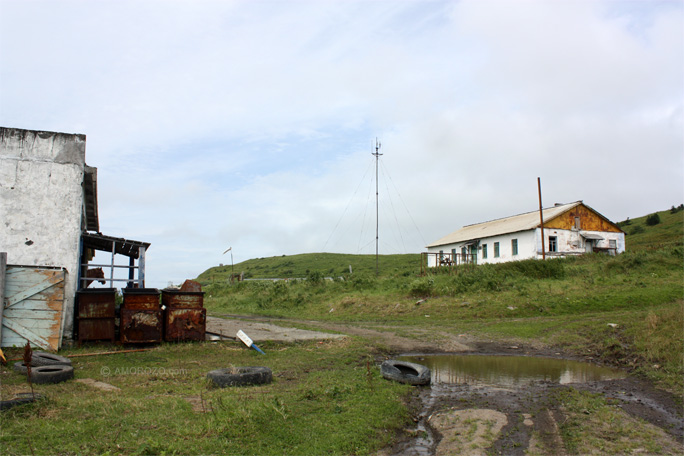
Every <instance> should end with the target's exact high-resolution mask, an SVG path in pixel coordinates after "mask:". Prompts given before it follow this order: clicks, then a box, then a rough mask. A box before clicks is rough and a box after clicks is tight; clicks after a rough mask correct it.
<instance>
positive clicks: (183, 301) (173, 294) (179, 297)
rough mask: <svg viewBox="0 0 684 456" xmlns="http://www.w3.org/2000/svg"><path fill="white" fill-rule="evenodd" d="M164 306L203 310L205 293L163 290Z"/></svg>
mask: <svg viewBox="0 0 684 456" xmlns="http://www.w3.org/2000/svg"><path fill="white" fill-rule="evenodd" d="M162 304H163V305H165V306H166V307H167V308H183V309H201V308H202V307H204V292H201V291H200V292H190V291H176V290H162Z"/></svg>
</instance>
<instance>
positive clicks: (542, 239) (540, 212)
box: [537, 177, 546, 260]
mask: <svg viewBox="0 0 684 456" xmlns="http://www.w3.org/2000/svg"><path fill="white" fill-rule="evenodd" d="M537 190H538V191H539V222H540V226H541V241H542V260H545V259H546V247H545V246H544V213H543V211H542V197H541V179H540V178H539V177H538V178H537Z"/></svg>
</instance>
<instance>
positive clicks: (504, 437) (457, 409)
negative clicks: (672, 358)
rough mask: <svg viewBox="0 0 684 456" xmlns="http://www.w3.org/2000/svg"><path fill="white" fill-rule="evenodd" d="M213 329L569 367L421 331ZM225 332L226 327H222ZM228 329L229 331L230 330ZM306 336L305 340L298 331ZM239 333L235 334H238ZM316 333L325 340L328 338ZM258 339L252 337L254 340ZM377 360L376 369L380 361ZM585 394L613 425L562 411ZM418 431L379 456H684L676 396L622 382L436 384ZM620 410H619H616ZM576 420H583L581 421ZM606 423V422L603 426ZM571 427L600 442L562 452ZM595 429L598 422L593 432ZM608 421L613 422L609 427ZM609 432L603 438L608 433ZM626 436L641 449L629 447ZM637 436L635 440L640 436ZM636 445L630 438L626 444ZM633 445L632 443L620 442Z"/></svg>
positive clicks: (518, 349) (422, 403) (281, 325)
mask: <svg viewBox="0 0 684 456" xmlns="http://www.w3.org/2000/svg"><path fill="white" fill-rule="evenodd" d="M221 317H223V318H226V319H227V321H232V322H233V323H225V322H222V321H220V319H216V320H214V321H213V323H209V322H208V328H211V327H222V328H224V330H225V331H228V329H227V328H228V327H230V328H234V327H235V328H237V327H238V326H239V327H241V328H242V329H243V330H244V331H246V332H247V331H248V329H244V328H249V331H251V332H252V333H253V334H254V335H252V334H250V337H252V338H253V339H254V340H255V341H256V340H296V339H297V338H307V339H309V338H330V337H340V336H341V335H351V336H360V337H363V338H365V339H367V340H368V341H369V344H371V345H373V346H375V347H378V348H379V349H380V350H381V352H382V353H385V354H386V355H385V356H390V355H391V356H394V355H398V354H401V353H407V352H411V353H455V352H459V353H462V352H467V353H477V354H492V355H493V354H497V355H500V354H506V355H510V354H516V355H525V356H543V357H555V358H573V359H576V358H575V357H572V356H571V355H569V354H567V353H562V352H560V351H558V350H556V349H553V348H551V347H545V346H534V345H520V344H505V343H504V344H502V343H500V342H492V341H483V340H478V339H476V338H474V337H472V336H470V335H467V334H457V335H454V334H450V333H445V332H438V331H433V330H430V331H428V330H425V329H420V328H406V327H405V326H402V327H392V326H387V325H385V326H380V325H377V324H362V323H357V324H354V325H350V324H339V323H328V322H317V321H309V320H293V319H269V318H264V317H245V316H236V315H225V316H223V315H222V316H221ZM221 325H223V326H221ZM231 325H232V326H231ZM291 326H304V327H307V328H310V329H309V330H301V329H294V328H292V327H291ZM235 331H237V329H235ZM319 331H324V332H323V333H321V332H319ZM255 336H256V337H255ZM380 358H381V356H380V355H379V359H378V361H381V359H380ZM568 390H573V391H589V392H591V393H595V394H597V395H601V396H602V397H604V398H606V399H607V400H608V401H609V402H610V403H611V404H612V406H611V407H612V408H611V412H614V413H612V414H611V415H610V417H609V419H606V418H602V417H598V416H594V415H593V414H592V412H591V411H590V410H582V411H579V412H577V411H573V410H566V409H565V408H564V407H563V405H562V402H561V401H559V399H558V398H559V397H560V396H559V394H562V393H563V392H564V391H568ZM409 408H410V410H412V411H413V416H414V421H415V423H416V425H415V427H412V428H410V429H405V430H404V431H403V432H402V433H400V434H399V435H398V436H397V438H396V442H395V444H394V445H393V446H392V447H391V448H386V449H384V450H383V451H381V452H380V453H379V454H378V456H394V455H397V456H398V455H421V456H422V455H450V454H459V455H461V454H462V455H484V454H505V455H520V456H522V455H546V454H548V455H563V454H570V453H580V454H612V453H615V452H620V453H629V454H636V453H638V454H654V453H659V454H678V455H679V454H684V421H683V417H682V408H681V402H678V401H677V399H676V398H675V396H674V395H672V394H669V393H667V392H664V391H661V390H658V389H655V388H653V387H652V386H651V385H650V384H649V383H647V382H645V381H643V380H640V379H639V378H636V377H633V376H627V377H626V378H625V379H622V380H610V381H601V382H587V383H581V384H572V385H560V384H558V383H554V382H534V383H532V384H526V385H525V386H524V387H520V388H515V387H506V388H502V387H500V386H496V385H486V384H484V385H483V384H477V385H475V384H466V383H459V384H448V383H437V384H433V385H432V386H430V387H423V388H420V387H419V388H416V389H415V390H414V393H413V395H412V397H411V399H410V403H409ZM613 408H614V410H612V409H613ZM578 415H579V416H578ZM602 419H603V421H602ZM569 420H580V421H582V420H585V421H586V422H587V423H591V426H595V427H597V428H599V427H600V428H601V429H598V430H597V432H596V434H597V435H599V436H601V437H600V438H598V439H597V441H589V440H588V441H587V442H585V445H586V446H585V447H583V448H566V446H567V445H566V444H565V441H566V440H564V438H563V436H562V434H561V431H560V428H561V427H563V426H562V425H564V424H565V423H566V422H567V421H569ZM589 420H593V421H592V422H590V421H589ZM604 421H610V422H604ZM604 428H605V429H604ZM625 430H632V431H634V432H632V434H636V435H639V436H643V437H639V438H640V439H641V440H639V439H636V440H635V439H633V438H632V439H625V437H624V435H626V434H629V432H627V433H626V431H625ZM635 430H638V432H637V431H635ZM629 435H631V434H629ZM623 440H627V441H623Z"/></svg>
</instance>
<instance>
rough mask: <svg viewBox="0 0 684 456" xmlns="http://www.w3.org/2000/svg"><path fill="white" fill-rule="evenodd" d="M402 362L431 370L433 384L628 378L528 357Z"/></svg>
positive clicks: (413, 357)
mask: <svg viewBox="0 0 684 456" xmlns="http://www.w3.org/2000/svg"><path fill="white" fill-rule="evenodd" d="M399 359H401V360H403V361H410V362H413V363H418V364H423V365H424V366H427V367H429V368H430V370H431V371H432V382H433V383H468V384H484V385H494V386H508V387H511V386H518V385H523V384H527V383H530V382H535V381H550V382H555V383H560V384H566V383H585V382H590V381H599V380H613V379H619V378H624V376H625V375H624V373H622V372H621V371H619V370H616V369H610V368H607V367H601V366H596V365H593V364H589V363H582V362H578V361H569V360H562V359H553V358H535V357H528V356H487V355H405V356H401V357H400V358H399Z"/></svg>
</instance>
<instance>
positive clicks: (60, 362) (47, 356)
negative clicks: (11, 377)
mask: <svg viewBox="0 0 684 456" xmlns="http://www.w3.org/2000/svg"><path fill="white" fill-rule="evenodd" d="M38 366H71V360H70V359H69V358H65V357H64V356H59V355H55V354H53V353H47V352H42V351H37V352H33V354H32V355H31V367H38ZM14 370H15V371H17V372H19V373H20V374H25V373H26V364H24V362H23V361H18V362H16V363H14Z"/></svg>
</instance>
